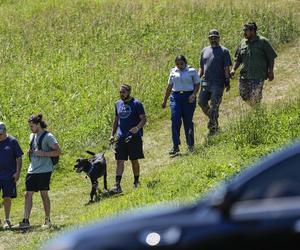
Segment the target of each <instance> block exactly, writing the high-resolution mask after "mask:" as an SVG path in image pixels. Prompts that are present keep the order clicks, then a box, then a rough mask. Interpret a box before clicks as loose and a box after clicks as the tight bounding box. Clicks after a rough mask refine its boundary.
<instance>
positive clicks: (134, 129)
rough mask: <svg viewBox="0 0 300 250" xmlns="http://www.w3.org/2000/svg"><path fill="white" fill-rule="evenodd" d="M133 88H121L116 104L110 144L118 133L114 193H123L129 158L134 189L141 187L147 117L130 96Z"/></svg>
mask: <svg viewBox="0 0 300 250" xmlns="http://www.w3.org/2000/svg"><path fill="white" fill-rule="evenodd" d="M130 93H131V87H130V86H129V85H127V84H122V85H121V86H120V97H121V99H120V100H118V101H117V102H116V103H115V120H114V123H113V126H112V131H111V136H110V142H111V143H113V142H114V136H115V134H116V133H117V142H116V152H115V158H116V161H117V170H116V184H115V186H114V187H113V188H112V189H111V192H112V193H121V192H122V188H121V185H120V183H121V179H122V175H123V172H124V163H125V161H127V160H128V157H129V159H130V161H131V164H132V171H133V174H134V183H133V187H134V188H137V187H138V185H139V176H140V165H139V161H138V160H139V159H142V158H144V153H143V141H142V136H143V127H144V125H145V123H146V115H145V111H144V107H143V104H142V103H141V102H140V101H139V100H137V99H135V98H133V97H131V96H130Z"/></svg>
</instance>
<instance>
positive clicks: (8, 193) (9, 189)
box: [0, 179, 17, 198]
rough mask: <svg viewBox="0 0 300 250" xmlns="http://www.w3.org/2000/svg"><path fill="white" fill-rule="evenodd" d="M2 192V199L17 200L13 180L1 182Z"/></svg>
mask: <svg viewBox="0 0 300 250" xmlns="http://www.w3.org/2000/svg"><path fill="white" fill-rule="evenodd" d="M1 190H2V198H16V197H17V188H16V183H15V181H14V180H13V179H11V180H0V191H1Z"/></svg>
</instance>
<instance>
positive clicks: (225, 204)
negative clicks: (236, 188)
mask: <svg viewBox="0 0 300 250" xmlns="http://www.w3.org/2000/svg"><path fill="white" fill-rule="evenodd" d="M234 197H235V195H234V192H232V191H230V190H226V192H224V193H223V195H222V196H220V197H215V199H214V200H213V202H212V205H211V207H213V208H215V209H217V210H219V211H220V212H221V213H222V214H223V215H224V217H229V215H230V208H231V206H232V204H233V202H234Z"/></svg>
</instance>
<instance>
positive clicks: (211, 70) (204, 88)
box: [199, 29, 232, 135]
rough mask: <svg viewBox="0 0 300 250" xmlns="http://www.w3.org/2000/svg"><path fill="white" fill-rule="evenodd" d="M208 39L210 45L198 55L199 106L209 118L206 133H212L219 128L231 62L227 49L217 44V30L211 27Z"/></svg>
mask: <svg viewBox="0 0 300 250" xmlns="http://www.w3.org/2000/svg"><path fill="white" fill-rule="evenodd" d="M208 39H209V42H210V46H209V47H206V48H204V49H203V50H202V51H201V55H200V68H199V76H200V77H202V82H201V90H200V94H199V106H200V107H201V109H202V111H203V112H204V114H205V115H207V116H208V118H209V122H208V125H207V128H208V129H209V133H208V135H213V134H214V133H215V132H217V130H218V128H219V125H218V117H219V106H220V104H221V101H222V96H223V92H224V88H226V91H229V89H230V69H229V67H230V66H231V65H232V63H231V58H230V54H229V51H228V49H226V48H225V47H223V46H221V45H220V44H219V42H220V34H219V31H218V30H216V29H212V30H211V31H210V32H209V35H208ZM209 101H210V104H209V103H208V102H209Z"/></svg>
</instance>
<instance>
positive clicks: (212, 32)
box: [208, 29, 220, 37]
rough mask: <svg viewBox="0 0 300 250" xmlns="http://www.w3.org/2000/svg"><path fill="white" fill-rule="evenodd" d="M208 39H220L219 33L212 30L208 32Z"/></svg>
mask: <svg viewBox="0 0 300 250" xmlns="http://www.w3.org/2000/svg"><path fill="white" fill-rule="evenodd" d="M208 37H220V33H219V31H218V30H217V29H212V30H210V31H209V33H208Z"/></svg>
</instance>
